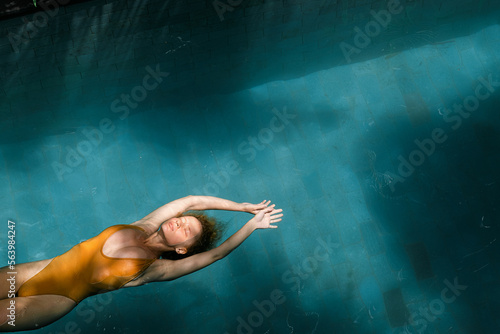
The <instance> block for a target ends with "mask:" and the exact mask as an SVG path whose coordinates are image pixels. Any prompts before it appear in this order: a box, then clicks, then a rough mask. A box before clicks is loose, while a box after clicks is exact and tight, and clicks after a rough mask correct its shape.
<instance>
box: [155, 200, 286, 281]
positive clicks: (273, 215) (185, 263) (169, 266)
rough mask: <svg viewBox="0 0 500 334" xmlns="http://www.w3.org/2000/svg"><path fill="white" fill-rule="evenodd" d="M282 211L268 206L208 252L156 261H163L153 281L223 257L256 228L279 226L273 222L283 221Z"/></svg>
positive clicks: (177, 276) (186, 272)
mask: <svg viewBox="0 0 500 334" xmlns="http://www.w3.org/2000/svg"><path fill="white" fill-rule="evenodd" d="M282 211H283V210H281V209H279V210H276V209H274V205H272V206H269V207H266V208H265V209H263V210H261V211H259V212H258V213H257V215H256V216H255V217H253V218H252V219H250V220H249V221H248V222H247V223H246V224H245V225H244V226H243V227H242V228H241V229H239V230H238V231H237V232H236V233H235V234H233V235H232V236H231V237H229V238H228V239H227V240H226V241H224V242H223V243H222V244H221V245H220V246H218V247H216V248H214V249H211V250H209V251H207V252H203V253H200V254H195V255H192V256H190V257H187V258H185V259H182V260H175V261H172V260H157V261H156V262H159V261H161V262H160V263H161V264H160V265H159V266H158V267H157V269H156V270H155V272H156V275H151V277H150V279H151V281H157V282H158V281H171V280H174V279H176V278H179V277H181V276H184V275H187V274H190V273H192V272H195V271H197V270H200V269H202V268H204V267H206V266H208V265H210V264H212V263H214V262H215V261H218V260H220V259H223V258H224V257H226V256H227V255H228V254H229V253H231V252H232V251H233V250H234V249H236V248H237V247H238V246H239V245H241V243H242V242H243V241H245V239H246V238H248V237H249V236H250V234H252V232H253V231H255V230H256V229H261V228H262V229H265V228H277V226H276V225H272V224H275V223H277V222H279V221H281V217H283V214H282V213H281V212H282Z"/></svg>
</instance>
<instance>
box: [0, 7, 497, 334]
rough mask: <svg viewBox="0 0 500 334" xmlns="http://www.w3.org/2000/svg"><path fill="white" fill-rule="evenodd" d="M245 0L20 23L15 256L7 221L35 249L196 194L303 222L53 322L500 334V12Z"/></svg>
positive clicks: (20, 244)
mask: <svg viewBox="0 0 500 334" xmlns="http://www.w3.org/2000/svg"><path fill="white" fill-rule="evenodd" d="M224 3H225V2H224ZM236 3H237V2H233V5H232V6H230V5H228V4H227V3H225V4H226V5H225V6H226V7H217V9H216V8H214V7H213V3H212V2H205V1H191V2H190V3H189V4H174V3H170V2H154V1H150V2H134V1H128V2H110V1H106V2H104V1H91V2H85V3H82V4H77V5H71V4H70V5H69V6H67V7H60V8H58V9H57V11H55V10H54V9H53V11H54V12H53V13H54V15H49V14H47V22H46V24H45V25H44V24H42V23H43V22H44V21H43V17H42V16H40V17H39V18H38V19H39V20H42V21H40V23H39V25H38V26H35V25H30V26H28V23H26V21H23V20H22V19H21V18H12V19H9V20H3V21H0V27H1V29H2V31H3V32H5V33H6V34H2V37H1V39H0V40H1V44H0V58H1V65H0V66H1V67H0V68H1V70H2V77H1V78H2V79H1V82H2V89H1V91H0V114H1V115H2V118H1V119H0V129H1V137H0V138H1V141H0V153H1V154H0V166H1V170H2V173H1V174H0V187H1V189H2V192H1V194H0V198H1V201H0V207H1V212H2V219H3V221H4V224H5V225H4V227H3V228H4V231H5V234H4V233H3V232H2V234H1V235H2V236H3V239H4V240H2V242H1V243H0V245H1V247H0V251H1V253H2V254H6V255H5V258H6V257H7V242H6V241H7V233H6V232H7V220H8V219H10V220H12V221H14V222H15V223H16V232H17V234H16V245H17V246H16V247H17V248H16V256H17V258H16V260H17V262H27V261H36V260H41V259H46V258H50V257H54V256H57V255H59V254H61V253H62V252H65V251H66V250H68V249H69V248H70V247H71V246H73V245H74V244H76V243H78V242H81V241H83V240H86V239H88V238H90V237H92V236H94V235H96V234H98V233H99V232H100V231H102V230H103V229H104V228H106V227H108V226H111V225H114V224H122V223H125V224H127V223H131V222H134V221H136V220H137V219H140V218H142V217H143V216H145V215H146V214H148V213H149V212H151V211H152V210H153V209H155V208H157V207H158V206H160V205H162V204H164V203H166V202H169V201H171V200H174V199H176V198H179V197H183V196H186V195H189V194H192V195H211V196H219V197H223V198H227V199H231V200H234V201H238V202H260V201H261V200H263V199H271V200H272V201H273V202H274V203H276V204H277V205H278V206H279V207H281V208H283V210H284V213H285V218H284V220H283V222H281V223H280V224H279V226H280V228H279V229H277V230H262V231H257V232H256V233H254V234H253V235H252V236H251V237H250V238H248V239H247V240H246V241H245V242H244V244H243V245H242V246H240V247H239V248H238V249H237V250H235V251H234V252H233V253H232V254H231V255H229V256H228V257H227V258H225V259H223V260H221V261H219V262H217V263H215V264H214V265H212V266H210V267H208V268H205V269H203V270H201V271H199V272H197V273H194V274H192V275H189V276H186V277H183V278H180V279H178V280H175V281H172V282H165V283H154V284H149V285H147V286H143V287H139V288H133V289H123V290H120V291H116V292H112V293H108V294H104V295H99V296H94V297H91V298H88V299H87V300H85V301H84V302H82V303H81V304H80V305H79V306H78V307H77V308H76V309H74V310H73V311H72V312H71V313H70V314H68V315H67V316H65V317H64V318H63V319H61V320H59V321H58V322H56V323H54V324H52V325H50V326H48V327H45V328H43V329H41V330H39V332H40V333H80V332H81V333H97V332H99V333H221V334H223V333H231V334H232V333H279V334H281V333H327V334H329V333H398V334H399V333H401V334H403V333H497V332H498V331H499V330H500V320H499V317H498V312H499V311H500V309H499V303H498V300H499V298H500V288H499V286H500V285H499V284H498V283H499V277H500V276H499V274H500V272H499V269H500V263H499V256H498V254H499V253H498V251H499V249H498V247H499V246H498V245H499V241H498V240H497V238H498V234H499V227H498V221H499V218H500V215H499V212H498V208H499V200H498V198H499V190H500V188H499V183H498V181H499V173H498V163H499V160H500V155H499V153H500V144H499V143H500V140H499V139H500V138H499V127H500V116H499V115H500V114H499V112H498V111H499V102H500V100H499V94H498V92H499V90H500V48H499V47H498V45H499V42H500V26H499V24H498V13H499V5H498V4H496V3H494V2H488V1H476V2H472V1H454V2H452V1H438V2H434V3H432V4H431V3H430V2H427V1H407V2H401V3H400V4H399V6H396V7H394V8H393V9H394V10H393V12H391V13H392V15H391V16H390V19H389V17H388V16H383V13H386V12H389V11H390V10H391V8H392V7H390V6H391V5H390V4H391V3H393V5H394V2H391V1H390V2H381V1H351V2H347V1H345V2H343V1H338V2H336V1H331V2H328V1H324V2H320V1H311V2H303V1H296V2H293V3H282V2H277V1H274V2H273V1H271V2H267V3H266V4H261V3H260V2H257V1H249V2H246V3H245V2H240V3H238V4H236ZM220 6H222V5H220ZM228 6H229V7H228ZM394 6H395V5H394ZM221 8H225V10H224V9H221ZM371 10H373V11H374V12H375V15H374V14H370V11H371ZM384 11H385V12H384ZM46 13H48V12H46ZM39 15H40V14H39ZM25 18H26V19H27V20H28V21H29V22H31V21H33V20H34V14H29V15H26V17H25ZM377 26H378V27H379V28H378V29H377ZM30 29H31V30H30ZM27 31H29V38H28V37H26V36H25V35H23V34H24V33H25V32H27ZM359 31H361V33H360V32H359ZM13 34H14V35H16V36H24V37H23V38H24V39H22V40H21V41H20V40H18V39H15V37H12V36H13ZM16 49H17V50H16ZM16 51H17V52H16ZM210 213H211V214H212V215H213V216H215V217H217V218H219V219H220V220H221V221H224V222H226V224H227V226H228V228H227V232H226V235H225V236H226V237H228V236H229V235H230V234H232V233H233V232H235V231H236V230H237V229H238V228H239V227H240V226H242V225H243V224H244V223H245V222H246V221H247V220H248V219H249V217H250V216H249V215H248V214H245V213H235V212H215V211H214V212H210ZM5 264H6V263H5ZM5 264H4V265H5ZM2 266H3V265H2Z"/></svg>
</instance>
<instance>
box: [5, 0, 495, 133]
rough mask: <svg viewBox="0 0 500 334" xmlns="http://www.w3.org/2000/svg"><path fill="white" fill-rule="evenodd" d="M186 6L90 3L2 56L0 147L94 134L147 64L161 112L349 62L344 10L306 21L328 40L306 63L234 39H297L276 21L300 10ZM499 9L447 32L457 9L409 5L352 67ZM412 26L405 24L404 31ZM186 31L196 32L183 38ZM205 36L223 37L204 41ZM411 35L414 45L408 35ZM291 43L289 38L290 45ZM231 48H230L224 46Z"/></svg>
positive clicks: (307, 49)
mask: <svg viewBox="0 0 500 334" xmlns="http://www.w3.org/2000/svg"><path fill="white" fill-rule="evenodd" d="M190 5H191V4H187V3H181V2H175V3H174V2H165V3H163V4H158V5H155V7H154V10H152V9H151V8H152V7H150V6H149V4H148V3H146V2H139V1H137V2H135V3H133V4H130V5H129V4H127V3H124V2H120V3H118V2H114V3H111V4H109V5H107V7H106V8H105V7H103V6H102V3H101V2H100V1H93V2H87V3H82V4H76V5H72V6H68V7H64V11H67V14H65V13H64V12H63V8H61V9H60V11H59V13H58V14H57V15H55V16H54V17H50V18H49V20H48V25H47V26H44V27H41V28H37V30H36V33H35V34H34V36H33V37H32V39H31V40H30V41H29V43H26V45H24V44H23V45H20V46H19V47H20V52H19V53H14V52H13V53H12V54H9V55H7V56H6V57H4V58H3V62H2V65H1V67H2V80H1V87H2V88H3V90H4V91H5V92H6V97H7V102H8V103H7V104H6V105H3V106H2V109H0V112H1V113H2V116H3V118H2V125H3V127H2V128H1V130H2V139H1V142H15V141H20V140H29V139H35V138H40V137H42V136H50V135H59V134H72V133H75V132H78V131H79V130H80V129H81V128H82V127H84V126H96V124H98V122H99V120H100V119H102V118H103V117H109V116H110V115H111V116H115V115H113V114H112V112H111V111H110V109H111V108H110V105H111V103H112V101H113V100H114V99H115V98H116V97H117V96H119V94H121V93H129V92H130V90H131V89H132V88H133V87H134V86H136V85H137V84H138V83H140V82H141V80H142V78H143V76H144V75H145V74H146V72H145V71H144V68H145V67H146V66H148V65H149V66H154V65H155V64H160V65H161V69H162V70H163V71H168V72H170V74H171V77H170V78H167V79H166V80H165V84H163V86H162V87H161V88H160V89H159V90H158V92H161V94H164V95H165V96H167V97H169V99H168V101H166V102H167V104H166V106H170V105H175V104H176V100H177V101H179V100H186V99H189V98H190V97H191V96H198V97H199V96H201V95H208V94H221V93H223V94H224V93H230V92H235V91H239V90H242V89H245V88H249V87H254V86H258V85H260V84H263V83H266V82H270V81H274V80H286V79H291V78H298V77H302V76H304V75H306V74H308V73H312V72H316V71H318V70H321V69H328V68H331V67H333V66H337V65H339V64H346V61H345V59H344V56H343V55H342V52H341V50H340V48H339V47H338V45H339V43H340V42H342V41H350V40H351V39H352V38H353V35H354V34H353V31H352V30H350V29H348V30H347V31H345V32H344V33H345V35H347V36H349V37H343V38H342V37H341V36H340V35H335V34H333V33H331V32H330V31H329V30H328V29H329V27H331V22H335V21H336V15H337V14H339V13H340V14H339V15H340V17H344V16H345V15H347V13H348V11H349V8H348V7H347V6H346V2H343V1H342V2H328V1H327V2H323V3H322V5H321V7H320V8H319V9H315V11H314V15H318V14H317V13H316V10H317V11H319V13H320V16H319V17H318V18H316V17H312V18H310V20H311V22H313V23H314V24H310V25H309V26H307V27H301V29H300V31H301V33H302V34H303V35H304V36H308V35H309V34H311V36H316V35H315V34H318V33H324V35H325V39H324V41H323V42H322V43H317V42H315V43H309V44H307V43H306V42H304V43H305V44H302V42H301V43H299V44H298V45H297V47H296V50H295V51H296V52H294V54H295V53H297V54H298V55H300V54H304V55H305V54H309V55H313V57H312V58H309V57H305V56H302V57H298V58H297V56H296V55H295V56H294V55H292V54H291V53H289V52H288V51H287V50H288V49H289V48H290V46H287V44H286V43H288V42H289V40H286V41H284V42H283V43H284V44H283V45H280V44H279V43H277V44H276V45H275V46H273V47H271V48H270V47H269V41H268V40H266V39H265V38H258V39H251V38H250V37H249V36H247V35H245V34H240V35H237V37H238V38H237V39H235V36H233V35H231V33H230V32H231V31H233V30H234V31H238V29H241V26H242V24H243V25H245V24H247V25H251V24H256V25H257V28H259V29H266V28H269V27H272V29H273V32H275V33H276V35H281V34H285V33H292V32H296V29H294V28H293V26H287V25H282V24H280V22H281V21H282V20H283V17H284V16H287V17H288V16H294V15H299V14H298V11H299V9H300V7H298V6H297V7H288V6H286V7H282V5H281V2H276V3H274V4H273V3H271V4H269V5H268V6H269V10H270V11H269V13H271V12H272V13H273V14H272V15H271V16H270V17H269V18H268V19H267V20H265V21H262V20H261V18H260V16H259V15H260V14H259V15H257V14H255V15H254V16H252V15H250V16H245V15H247V13H248V11H247V9H248V8H251V7H252V5H260V3H259V4H257V2H250V3H247V2H245V4H242V5H240V6H239V7H236V8H234V10H233V11H230V12H227V13H226V19H225V20H224V21H220V19H219V18H218V16H217V13H216V12H215V10H214V9H213V8H212V6H208V7H206V8H204V9H201V10H198V11H195V13H197V14H199V15H202V14H203V15H202V16H203V17H205V18H204V19H202V20H198V21H190V14H189V13H190V10H189V9H188V8H187V6H190ZM496 5H498V4H496ZM496 5H494V4H490V5H489V6H490V7H487V6H486V5H485V4H484V3H483V2H480V3H478V4H477V5H476V6H475V7H474V9H475V11H473V12H468V13H467V15H468V17H467V21H466V23H467V24H463V25H461V27H463V29H462V30H459V29H457V28H456V26H455V25H452V24H451V22H452V21H453V20H452V19H451V17H453V15H455V14H456V15H458V16H457V17H455V18H454V20H455V21H456V20H460V17H461V15H463V14H461V13H460V12H458V11H457V9H456V8H453V6H448V7H446V6H441V7H440V9H439V10H438V11H432V10H431V9H433V8H434V7H433V8H420V7H419V6H418V3H413V2H411V3H408V4H407V6H405V9H404V11H403V14H401V15H402V16H401V17H395V18H394V20H393V22H391V25H390V26H389V28H388V30H387V31H386V33H387V35H384V34H380V38H379V39H377V38H374V39H373V43H372V44H371V45H370V46H369V47H367V49H363V50H362V52H361V53H360V55H359V58H356V59H355V61H363V60H366V59H371V58H374V57H379V56H381V55H384V54H388V53H394V52H401V51H403V50H406V49H409V48H414V47H418V46H421V45H425V44H429V43H439V42H440V41H443V40H448V39H452V38H454V37H457V36H461V35H466V34H470V33H472V32H475V31H478V30H480V29H482V28H484V27H485V26H488V25H490V24H492V23H494V22H498V20H497V19H494V18H493V16H494V15H493V14H492V13H493V12H495V10H497V9H498V8H497V7H496ZM274 7H276V8H274ZM278 8H279V9H278ZM122 10H127V11H122ZM146 14H147V16H145V15H146ZM304 15H305V14H304ZM311 15H312V14H311ZM28 18H30V17H28ZM367 19H368V18H367ZM16 20H17V21H16ZM408 20H409V22H411V24H409V23H405V22H407V21H408ZM327 22H330V25H328V24H326V23H327ZM443 22H445V23H443ZM2 24H3V25H5V27H6V31H7V32H14V33H16V34H21V33H22V32H23V29H26V26H25V25H24V24H23V22H22V21H21V20H20V19H19V18H15V19H12V20H7V21H3V22H2ZM183 25H186V26H185V27H184V26H183ZM188 27H189V28H190V29H192V30H194V31H200V33H199V34H193V36H191V37H190V38H189V40H188V38H187V37H186V31H187V29H188ZM346 29H347V28H346ZM419 29H420V30H419ZM226 31H227V33H226ZM422 31H424V33H422ZM210 33H214V34H215V35H216V36H218V34H220V37H218V38H214V39H212V40H208V41H207V40H206V35H207V34H210ZM415 34H417V35H416V36H417V37H415V38H413V37H411V36H413V35H415ZM419 34H420V35H422V34H423V35H424V36H420V35H419ZM273 36H274V35H273ZM269 38H272V36H271V37H269ZM297 38H298V37H297V36H295V35H293V34H292V35H291V36H290V40H293V39H297ZM314 38H316V37H314ZM52 40H53V41H52ZM228 40H231V41H232V42H231V43H227V41H228ZM404 41H407V42H408V43H406V42H404ZM391 43H392V44H391ZM52 44H53V45H52ZM273 44H274V43H273ZM391 45H392V47H391ZM304 57H305V58H304ZM283 63H285V64H286V68H284V67H283V65H282V64H283ZM127 73H128V74H127ZM167 81H168V82H167ZM23 87H25V88H23ZM131 112H132V113H134V112H136V111H135V110H131ZM185 112H190V111H189V110H186V111H185ZM177 126H179V127H185V126H186V124H182V123H179V124H177ZM14 129H15V130H14Z"/></svg>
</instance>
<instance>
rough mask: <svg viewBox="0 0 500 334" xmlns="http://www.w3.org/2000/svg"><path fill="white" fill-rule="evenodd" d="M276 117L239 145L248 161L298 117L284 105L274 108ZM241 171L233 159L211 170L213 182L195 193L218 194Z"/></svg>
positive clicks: (210, 174) (239, 150) (197, 189)
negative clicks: (255, 134)
mask: <svg viewBox="0 0 500 334" xmlns="http://www.w3.org/2000/svg"><path fill="white" fill-rule="evenodd" d="M272 112H273V114H274V117H272V118H271V120H270V121H269V126H268V127H266V128H263V129H261V130H260V131H259V133H258V134H257V136H249V137H248V138H247V140H245V141H243V142H242V143H240V144H239V145H238V153H239V154H240V155H242V156H246V161H248V162H251V161H253V160H254V159H255V157H256V156H257V154H258V152H259V151H262V150H264V149H265V148H266V145H269V144H270V143H271V142H272V141H273V140H274V137H275V135H276V134H277V133H279V132H281V131H283V130H284V129H285V127H286V126H287V125H289V124H290V120H292V119H294V118H295V117H297V115H295V114H290V113H288V112H287V108H286V107H283V111H279V110H278V109H276V108H273V110H272ZM240 172H241V168H240V166H239V163H238V161H236V160H231V161H229V162H228V163H227V164H226V166H225V167H224V168H223V169H222V170H220V171H219V172H217V173H214V172H210V173H209V174H208V175H209V178H210V179H211V182H208V183H207V184H205V186H204V187H203V188H202V189H199V188H195V189H194V194H203V195H205V196H217V195H218V194H219V192H220V191H221V190H222V189H225V188H226V187H227V186H228V185H229V182H230V180H231V176H234V175H238V174H239V173H240Z"/></svg>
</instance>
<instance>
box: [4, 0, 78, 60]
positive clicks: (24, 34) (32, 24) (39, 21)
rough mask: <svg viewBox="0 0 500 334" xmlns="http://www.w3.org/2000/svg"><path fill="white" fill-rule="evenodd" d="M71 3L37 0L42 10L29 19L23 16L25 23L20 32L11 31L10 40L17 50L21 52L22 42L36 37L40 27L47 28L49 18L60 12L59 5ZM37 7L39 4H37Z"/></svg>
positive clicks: (58, 0)
mask: <svg viewBox="0 0 500 334" xmlns="http://www.w3.org/2000/svg"><path fill="white" fill-rule="evenodd" d="M69 3H70V0H57V1H56V0H44V1H39V2H37V5H38V7H40V8H42V9H43V10H42V11H39V12H36V13H35V14H33V18H32V20H31V21H29V20H28V19H27V18H26V17H23V19H22V20H23V22H24V24H23V25H22V27H21V29H20V31H18V33H17V34H16V33H13V32H10V31H9V35H8V38H9V42H10V44H11V45H12V48H13V49H14V51H15V52H19V51H20V49H19V47H20V46H21V45H22V44H26V43H28V42H29V40H30V38H34V37H35V36H36V35H38V33H39V32H40V30H39V29H42V28H45V27H46V26H47V24H48V22H49V18H52V17H54V16H56V15H57V14H58V13H59V7H60V6H64V5H67V4H69ZM35 7H37V6H35Z"/></svg>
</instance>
